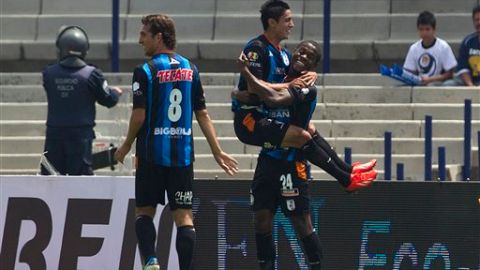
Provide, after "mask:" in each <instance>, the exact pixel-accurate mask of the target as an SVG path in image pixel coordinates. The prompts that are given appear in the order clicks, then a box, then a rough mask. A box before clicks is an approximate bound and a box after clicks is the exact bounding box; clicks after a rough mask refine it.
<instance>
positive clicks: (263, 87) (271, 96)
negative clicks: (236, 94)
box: [240, 60, 293, 107]
mask: <svg viewBox="0 0 480 270" xmlns="http://www.w3.org/2000/svg"><path fill="white" fill-rule="evenodd" d="M240 61H242V60H240ZM241 66H242V67H241V73H242V75H243V76H244V77H245V80H246V81H247V84H248V91H249V92H251V93H254V94H256V95H257V96H258V97H259V98H260V99H261V100H262V101H263V102H265V104H267V106H270V107H280V106H285V105H290V104H291V103H292V100H293V98H292V96H291V95H290V92H288V90H287V88H288V84H287V85H286V86H287V87H285V88H282V90H280V91H277V90H275V89H273V88H272V87H271V86H270V85H269V84H267V83H265V82H263V81H262V80H259V79H257V78H256V77H255V76H254V75H253V74H252V73H251V72H250V70H249V69H248V67H247V66H246V65H241ZM279 87H281V86H279Z"/></svg>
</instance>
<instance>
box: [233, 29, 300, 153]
mask: <svg viewBox="0 0 480 270" xmlns="http://www.w3.org/2000/svg"><path fill="white" fill-rule="evenodd" d="M243 53H244V54H245V55H246V56H247V58H248V62H249V69H250V71H251V72H252V74H253V75H254V76H255V77H257V78H259V79H261V80H264V81H267V82H270V83H281V82H283V80H284V77H285V74H286V72H287V70H288V67H289V65H290V59H291V53H290V52H289V51H288V50H287V49H286V48H282V49H281V50H278V49H277V48H275V47H274V46H273V45H272V44H271V43H270V42H269V41H268V40H267V38H266V37H265V36H264V35H260V36H258V37H256V38H254V39H252V40H250V41H249V42H248V43H247V45H246V46H245V48H244V50H243ZM238 90H239V91H247V82H246V80H245V78H244V77H243V76H241V77H240V80H239V83H238ZM263 107H264V106H263V105H258V104H242V103H241V102H240V101H238V100H236V99H233V100H232V111H233V112H234V114H235V115H234V129H235V134H236V135H237V137H238V138H239V139H240V141H242V142H243V143H246V144H250V145H256V146H269V145H272V144H275V143H276V142H272V141H269V139H270V138H272V136H269V135H271V132H272V130H275V131H277V130H279V129H280V128H281V127H282V124H281V123H278V122H275V121H267V119H265V116H266V114H265V113H266V111H265V109H264V108H263ZM284 132H286V130H284ZM280 136H281V134H280ZM276 137H277V138H278V136H276ZM265 144H266V145H265Z"/></svg>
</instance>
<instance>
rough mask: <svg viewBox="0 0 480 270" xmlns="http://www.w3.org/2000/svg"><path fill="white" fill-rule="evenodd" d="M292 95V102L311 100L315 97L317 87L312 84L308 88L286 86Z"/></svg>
mask: <svg viewBox="0 0 480 270" xmlns="http://www.w3.org/2000/svg"><path fill="white" fill-rule="evenodd" d="M288 91H289V92H290V94H291V95H292V97H293V101H292V104H299V103H305V102H311V101H313V100H315V99H316V98H317V87H316V86H314V85H312V86H310V87H308V88H296V87H294V88H288Z"/></svg>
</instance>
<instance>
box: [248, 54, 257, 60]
mask: <svg viewBox="0 0 480 270" xmlns="http://www.w3.org/2000/svg"><path fill="white" fill-rule="evenodd" d="M247 57H248V60H250V61H257V60H258V53H256V52H249V53H248V54H247Z"/></svg>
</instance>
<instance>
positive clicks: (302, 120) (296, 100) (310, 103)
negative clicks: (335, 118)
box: [261, 86, 317, 161]
mask: <svg viewBox="0 0 480 270" xmlns="http://www.w3.org/2000/svg"><path fill="white" fill-rule="evenodd" d="M288 91H289V92H290V94H291V96H292V97H293V102H292V104H291V105H290V106H288V107H281V108H271V109H268V114H267V117H268V118H271V119H274V120H276V121H279V122H282V123H286V124H287V123H288V124H290V125H295V126H298V127H301V128H303V129H307V128H308V123H309V122H310V120H311V119H312V115H313V112H314V111H315V108H316V105H317V88H316V87H315V86H310V87H309V88H301V89H300V88H290V89H288ZM261 154H267V155H269V156H271V157H273V158H276V159H282V160H288V161H294V160H304V157H303V154H302V152H301V151H298V149H294V148H280V149H278V148H277V149H267V148H263V149H262V152H261Z"/></svg>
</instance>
